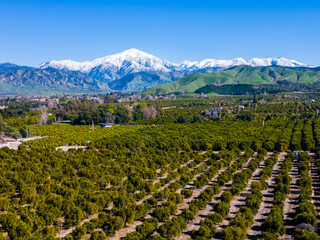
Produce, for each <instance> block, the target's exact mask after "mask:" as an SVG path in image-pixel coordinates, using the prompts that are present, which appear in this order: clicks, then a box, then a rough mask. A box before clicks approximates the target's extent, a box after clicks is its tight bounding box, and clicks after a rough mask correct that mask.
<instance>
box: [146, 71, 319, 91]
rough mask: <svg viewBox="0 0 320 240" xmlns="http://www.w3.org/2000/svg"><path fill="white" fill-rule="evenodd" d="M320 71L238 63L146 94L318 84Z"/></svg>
mask: <svg viewBox="0 0 320 240" xmlns="http://www.w3.org/2000/svg"><path fill="white" fill-rule="evenodd" d="M319 70H320V69H319V68H287V67H278V66H273V67H250V66H237V67H233V68H231V69H228V70H225V71H222V72H212V73H193V74H190V75H188V76H186V77H183V78H181V79H179V80H177V81H174V82H170V83H167V84H164V85H161V86H158V87H156V88H152V89H149V90H148V91H146V92H145V93H146V94H156V93H170V92H178V93H193V92H195V91H196V90H197V89H199V88H202V87H204V86H208V85H215V86H220V85H227V84H251V85H268V84H279V83H299V84H304V83H316V82H319V80H320V71H319Z"/></svg>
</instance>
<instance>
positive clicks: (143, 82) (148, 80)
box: [108, 72, 184, 91]
mask: <svg viewBox="0 0 320 240" xmlns="http://www.w3.org/2000/svg"><path fill="white" fill-rule="evenodd" d="M183 76H184V73H181V72H167V73H158V72H139V73H131V74H128V75H126V76H124V77H123V78H120V79H118V80H115V81H113V82H110V83H109V84H108V85H109V87H110V88H112V89H113V90H118V91H144V90H146V89H147V88H150V87H156V86H159V85H161V84H165V83H168V82H171V81H172V79H173V80H176V79H179V78H181V77H183Z"/></svg>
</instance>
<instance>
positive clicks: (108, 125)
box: [99, 123, 113, 128]
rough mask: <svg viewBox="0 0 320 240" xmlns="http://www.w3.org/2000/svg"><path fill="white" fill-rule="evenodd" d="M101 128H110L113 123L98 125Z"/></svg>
mask: <svg viewBox="0 0 320 240" xmlns="http://www.w3.org/2000/svg"><path fill="white" fill-rule="evenodd" d="M99 125H100V126H101V127H102V128H107V127H112V126H113V123H99Z"/></svg>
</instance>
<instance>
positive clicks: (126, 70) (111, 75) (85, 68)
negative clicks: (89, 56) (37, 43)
mask: <svg viewBox="0 0 320 240" xmlns="http://www.w3.org/2000/svg"><path fill="white" fill-rule="evenodd" d="M48 67H52V68H57V69H60V70H69V71H80V72H82V73H86V74H88V75H89V76H90V77H93V78H97V79H105V80H109V79H110V80H115V79H119V78H121V77H124V76H126V75H128V74H130V73H135V72H171V71H176V69H177V68H178V65H177V64H173V63H170V62H168V61H165V60H162V59H160V58H157V57H155V56H152V55H151V54H148V53H145V52H142V51H139V50H137V49H128V50H126V51H124V52H121V53H117V54H114V55H110V56H106V57H102V58H98V59H95V60H93V61H92V62H89V61H87V62H75V61H71V60H62V61H56V60H52V61H49V62H46V63H42V64H40V65H39V66H38V68H48Z"/></svg>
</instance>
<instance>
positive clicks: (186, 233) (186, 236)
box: [174, 153, 257, 240]
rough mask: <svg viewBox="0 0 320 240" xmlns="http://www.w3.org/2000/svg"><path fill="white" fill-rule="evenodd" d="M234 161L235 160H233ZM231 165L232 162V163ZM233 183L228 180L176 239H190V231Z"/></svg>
mask: <svg viewBox="0 0 320 240" xmlns="http://www.w3.org/2000/svg"><path fill="white" fill-rule="evenodd" d="M256 155H257V154H256V153H254V155H253V156H252V157H250V158H249V159H248V161H247V162H246V163H245V164H244V165H243V168H247V167H248V165H249V162H250V160H251V159H252V158H253V157H255V156H256ZM232 163H233V162H232ZM230 165H231V164H230ZM227 168H228V167H226V168H224V169H222V170H220V171H219V173H218V174H217V175H216V176H215V177H214V178H213V179H212V180H211V181H210V183H209V184H210V186H211V185H212V184H213V183H216V182H217V178H218V176H219V174H220V173H222V172H224V171H225V170H227ZM241 170H242V169H239V170H237V171H236V172H235V173H238V172H240V171H241ZM231 183H232V180H230V181H229V182H227V183H226V184H225V185H224V186H222V187H221V190H220V192H219V193H218V194H217V195H216V196H215V197H214V198H213V199H212V201H211V202H209V203H208V204H207V206H206V208H205V209H202V210H200V211H199V212H198V214H196V216H195V218H194V219H193V220H192V221H190V222H188V225H187V228H186V229H185V230H184V231H183V232H182V233H181V235H180V236H179V237H176V238H174V239H176V240H183V239H190V233H191V231H192V230H198V229H199V227H200V221H201V220H202V219H204V218H205V217H206V216H207V215H208V214H209V213H211V212H212V211H213V207H214V204H215V203H216V202H218V201H219V200H220V197H221V195H222V193H223V192H224V191H225V190H227V189H229V188H230V187H231Z"/></svg>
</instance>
